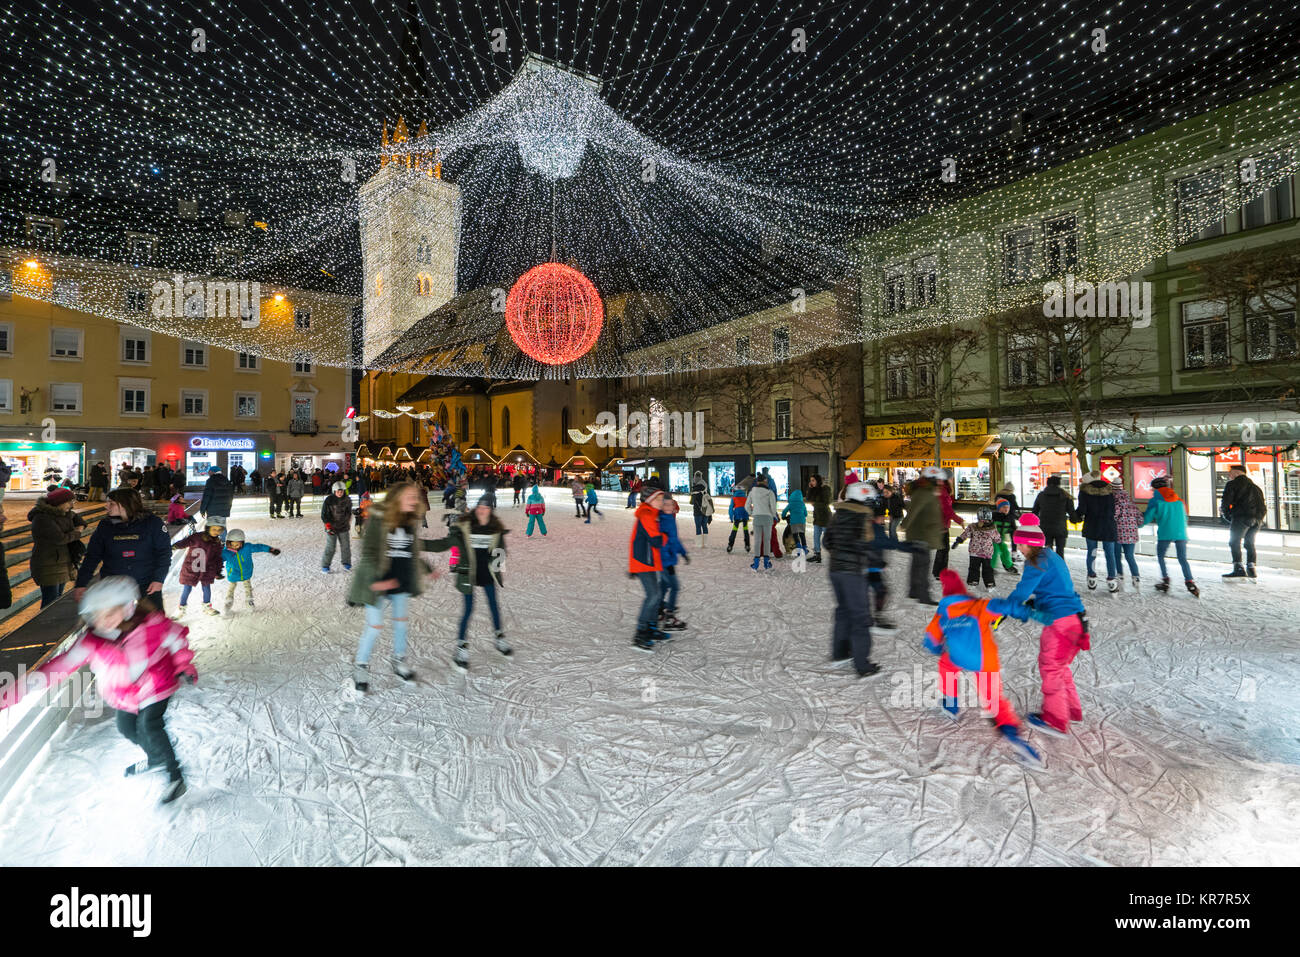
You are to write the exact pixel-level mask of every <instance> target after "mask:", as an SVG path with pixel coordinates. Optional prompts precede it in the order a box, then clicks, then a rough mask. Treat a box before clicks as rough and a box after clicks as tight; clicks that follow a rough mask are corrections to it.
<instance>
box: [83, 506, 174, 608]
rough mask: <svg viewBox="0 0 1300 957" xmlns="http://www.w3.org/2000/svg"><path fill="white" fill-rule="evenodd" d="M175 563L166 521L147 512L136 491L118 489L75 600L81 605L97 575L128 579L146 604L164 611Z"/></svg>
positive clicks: (93, 540) (90, 547)
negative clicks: (166, 585)
mask: <svg viewBox="0 0 1300 957" xmlns="http://www.w3.org/2000/svg"><path fill="white" fill-rule="evenodd" d="M171 561H172V543H171V540H170V539H169V538H168V536H167V527H166V526H165V525H163V521H162V519H161V518H159V517H158V516H157V515H154V514H153V513H151V512H149V511H147V510H146V509H145V507H144V502H143V501H141V499H140V494H139V493H138V492H136V491H135V490H134V489H129V488H117V489H114V490H113V491H112V492H110V493H109V494H108V518H106V519H104V520H103V521H102V522H100V523H99V525H98V526H96V528H95V531H94V532H93V533H92V534H91V536H90V542H89V543H88V544H87V546H86V557H85V558H83V559H82V561H81V568H80V569H78V571H77V580H76V583H75V585H74V588H73V596H74V597H75V599H76V600H77V601H78V602H79V601H81V596H82V594H84V593H85V591H86V588H87V586H88V585H89V584H90V580H91V579H92V578H93V577H94V575H95V572H96V571H101V574H102V576H103V577H108V576H109V575H126V576H127V577H128V578H133V579H135V583H136V584H137V585H139V586H140V595H141V599H140V601H141V603H142V604H144V605H148V606H151V607H153V608H156V609H158V610H159V611H163V603H162V587H163V582H164V581H165V580H166V579H167V570H168V569H169V568H170V567H171ZM101 566H102V570H101ZM165 613H166V612H164V614H165Z"/></svg>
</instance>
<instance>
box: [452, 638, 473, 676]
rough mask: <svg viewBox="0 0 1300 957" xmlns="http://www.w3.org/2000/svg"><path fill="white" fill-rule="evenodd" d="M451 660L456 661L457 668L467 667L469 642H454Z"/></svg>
mask: <svg viewBox="0 0 1300 957" xmlns="http://www.w3.org/2000/svg"><path fill="white" fill-rule="evenodd" d="M451 660H452V661H454V662H455V663H456V667H457V668H464V669H467V670H468V668H469V642H468V641H460V642H457V643H456V654H455V655H453V656H452V659H451Z"/></svg>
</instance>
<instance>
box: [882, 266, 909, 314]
mask: <svg viewBox="0 0 1300 957" xmlns="http://www.w3.org/2000/svg"><path fill="white" fill-rule="evenodd" d="M903 269H904V267H903V266H901V265H898V266H890V267H889V268H888V269H886V270H885V313H886V315H892V314H894V313H896V312H902V311H903V310H904V309H906V308H907V277H906V276H904V275H903Z"/></svg>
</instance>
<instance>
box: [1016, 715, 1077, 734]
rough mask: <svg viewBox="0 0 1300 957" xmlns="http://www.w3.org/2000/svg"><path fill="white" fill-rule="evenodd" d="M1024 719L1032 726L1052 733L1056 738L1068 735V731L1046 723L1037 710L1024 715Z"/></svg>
mask: <svg viewBox="0 0 1300 957" xmlns="http://www.w3.org/2000/svg"><path fill="white" fill-rule="evenodd" d="M1025 721H1027V722H1028V723H1029V724H1030V725H1031V726H1032V727H1034V728H1037V729H1038V730H1039V731H1042V732H1044V733H1046V734H1050V735H1054V736H1056V737H1058V738H1068V737H1069V736H1070V732H1068V731H1062V730H1061V729H1060V728H1058V727H1056V726H1055V725H1051V724H1048V723H1047V719H1046V718H1044V717H1043V716H1042V715H1041V714H1039V713H1038V712H1037V711H1035V712H1033V713H1032V714H1027V715H1025Z"/></svg>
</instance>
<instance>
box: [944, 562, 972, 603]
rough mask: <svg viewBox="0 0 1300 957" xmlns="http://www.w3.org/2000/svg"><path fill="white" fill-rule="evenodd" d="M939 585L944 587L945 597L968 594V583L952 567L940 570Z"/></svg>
mask: <svg viewBox="0 0 1300 957" xmlns="http://www.w3.org/2000/svg"><path fill="white" fill-rule="evenodd" d="M939 585H940V586H941V587H942V588H943V597H945V598H947V597H948V596H949V595H964V594H966V583H965V582H964V581H962V580H961V576H960V575H958V574H957V573H956V572H955V571H953V570H952V569H951V568H945V569H944V570H943V571H941V572H939Z"/></svg>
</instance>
